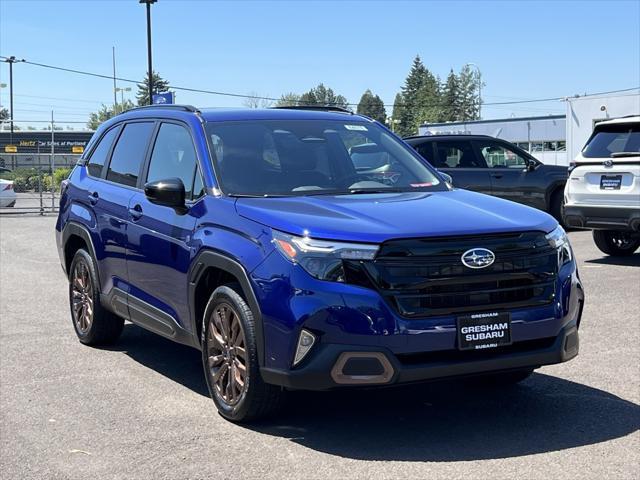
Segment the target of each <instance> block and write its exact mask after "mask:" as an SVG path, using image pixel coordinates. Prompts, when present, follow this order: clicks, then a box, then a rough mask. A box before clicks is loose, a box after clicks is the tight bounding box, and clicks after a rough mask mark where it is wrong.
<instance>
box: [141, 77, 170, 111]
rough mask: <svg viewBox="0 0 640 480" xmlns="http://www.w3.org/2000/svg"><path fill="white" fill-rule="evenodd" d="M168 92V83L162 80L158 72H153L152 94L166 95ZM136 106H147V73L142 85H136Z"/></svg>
mask: <svg viewBox="0 0 640 480" xmlns="http://www.w3.org/2000/svg"><path fill="white" fill-rule="evenodd" d="M168 91H169V82H168V81H167V80H165V79H163V78H162V77H161V76H160V75H159V74H158V72H156V71H155V70H154V72H153V93H154V94H156V93H166V92H168ZM136 99H137V100H138V105H140V106H142V105H149V73H148V72H147V74H146V75H145V77H144V80H143V81H142V83H138V93H136Z"/></svg>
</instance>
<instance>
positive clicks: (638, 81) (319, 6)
mask: <svg viewBox="0 0 640 480" xmlns="http://www.w3.org/2000/svg"><path fill="white" fill-rule="evenodd" d="M152 12H153V13H152V17H153V54H154V69H155V70H157V71H159V72H160V74H161V75H162V76H163V77H165V78H166V79H168V80H169V81H170V82H171V83H172V84H174V85H180V86H187V87H195V88H203V89H210V90H217V91H228V92H235V93H241V94H247V93H251V92H256V93H258V94H260V95H265V96H272V97H279V96H280V95H281V94H282V93H284V92H289V91H294V92H299V93H302V92H303V91H305V90H308V89H309V88H311V87H313V86H315V85H317V84H318V83H319V82H324V84H325V85H327V86H330V87H332V88H333V89H334V90H335V91H336V92H337V93H341V94H343V95H345V96H346V97H347V99H348V100H349V101H350V102H357V101H358V100H359V98H360V95H361V94H362V92H363V91H364V90H365V89H367V88H370V89H371V90H372V91H373V92H374V93H377V94H379V95H380V96H381V97H382V98H383V100H384V101H385V103H393V99H394V96H395V94H396V92H397V91H398V90H399V89H400V87H401V86H402V83H403V81H404V78H405V77H406V75H407V73H408V70H409V68H410V66H411V62H412V60H413V57H414V56H415V55H416V54H419V55H420V56H421V57H422V59H423V61H424V63H425V65H426V66H427V67H428V68H429V69H430V70H431V71H432V72H434V73H435V74H438V75H440V76H442V77H444V76H446V75H447V73H448V72H449V69H450V68H454V70H459V69H460V67H461V66H462V65H464V64H465V63H467V62H473V63H475V64H477V65H478V66H479V67H480V69H481V71H482V74H483V78H484V81H485V83H486V86H485V88H484V91H483V97H484V101H485V102H499V101H508V100H521V99H532V98H544V97H556V96H564V95H573V94H576V93H580V94H582V93H585V92H589V93H595V92H601V91H608V90H615V89H623V88H630V87H637V86H640V1H639V0H631V1H582V2H579V1H566V2H562V1H532V2H528V1H498V2H489V1H474V2H456V1H449V2H436V1H422V2H420V1H411V2H400V1H397V2H391V1H342V2H329V1H326V2H304V1H297V2H287V1H255V2H249V1H247V2H244V1H235V2H222V1H204V0H202V1H178V0H173V1H170V0H159V1H158V3H156V4H155V5H154V6H153V10H152ZM112 46H115V47H116V54H117V68H118V75H119V76H122V77H126V78H133V79H141V78H142V77H143V76H144V73H145V71H146V30H145V11H144V6H143V5H139V4H138V1H137V0H119V1H116V0H114V1H90V0H82V1H80V0H79V1H55V0H49V1H34V0H22V1H17V0H1V1H0V55H4V56H10V55H15V56H16V57H18V58H25V59H27V60H30V61H33V62H39V63H45V64H52V65H59V66H63V67H68V68H76V69H80V70H88V71H92V72H97V73H104V74H107V75H110V74H111V72H112V68H111V47H112ZM8 76H9V73H8V66H7V65H6V64H4V63H2V64H0V82H3V83H8ZM14 81H15V84H14V85H15V89H14V95H15V96H14V104H15V110H16V115H15V117H16V119H27V120H38V119H47V118H49V116H50V114H49V113H47V112H49V111H50V110H51V109H53V110H54V111H55V112H56V113H55V116H56V118H57V119H60V120H62V121H65V120H66V121H71V120H75V121H85V120H86V116H87V115H88V113H89V112H91V111H93V110H95V109H96V108H97V107H99V106H100V104H101V103H111V102H112V99H113V93H112V82H110V81H109V80H102V79H97V78H88V77H83V76H78V75H74V74H70V73H65V72H57V71H52V70H46V69H42V68H39V67H36V66H32V65H26V64H18V65H15V66H14ZM123 86H124V85H123ZM132 93H133V92H132ZM129 95H130V96H131V97H133V95H132V94H129ZM177 95H178V101H179V102H182V103H193V104H196V105H199V106H215V107H219V106H228V107H239V106H242V100H241V99H234V98H229V97H220V96H213V95H204V94H195V93H186V92H178V94H177ZM42 97H50V98H42ZM0 103H2V105H3V106H4V105H7V106H8V103H9V102H8V88H3V89H2V90H1V93H0ZM563 112H564V105H563V104H562V103H561V102H549V103H533V104H524V105H512V106H504V105H503V106H499V107H498V106H492V107H491V106H485V107H484V109H483V117H485V118H500V117H508V116H511V115H516V116H527V115H544V114H548V113H563ZM389 113H390V112H389Z"/></svg>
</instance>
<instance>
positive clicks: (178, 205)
mask: <svg viewBox="0 0 640 480" xmlns="http://www.w3.org/2000/svg"><path fill="white" fill-rule="evenodd" d="M144 194H145V196H146V197H147V199H148V200H149V201H150V202H151V203H155V204H156V205H162V206H164V207H171V208H174V209H175V210H176V211H177V212H178V213H184V211H186V206H185V191H184V184H183V183H182V180H180V179H179V178H167V179H166V180H158V181H156V182H149V183H146V184H145V186H144Z"/></svg>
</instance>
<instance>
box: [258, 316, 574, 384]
mask: <svg viewBox="0 0 640 480" xmlns="http://www.w3.org/2000/svg"><path fill="white" fill-rule="evenodd" d="M580 314H581V310H580V313H579V314H578V318H576V319H575V321H574V322H571V323H570V324H569V325H567V326H566V327H565V328H563V329H562V331H561V332H560V334H558V336H557V337H555V338H553V337H551V338H546V339H541V340H537V341H531V342H521V343H520V344H518V343H516V344H513V345H510V346H509V347H504V348H502V349H496V350H494V351H477V352H476V351H470V352H460V351H444V352H431V353H427V354H423V355H394V354H393V353H392V352H391V351H390V350H388V349H385V348H371V347H362V346H357V345H338V344H329V345H323V346H322V347H321V349H320V350H319V351H318V352H316V355H315V356H314V359H313V361H312V362H310V363H309V364H308V365H306V366H304V367H303V368H299V369H296V370H288V371H285V370H277V369H271V368H262V369H261V373H262V378H263V379H264V381H265V382H267V383H271V384H274V385H280V386H283V387H286V388H290V389H301V390H329V389H333V388H336V387H341V386H346V385H366V386H376V385H377V386H381V385H391V384H401V383H411V382H422V381H428V380H435V379H441V378H451V377H460V376H467V375H478V374H485V373H492V372H500V371H509V370H518V369H526V368H537V367H541V366H543V365H552V364H555V363H562V362H566V361H568V360H571V359H572V358H574V357H575V356H576V355H578V349H579V337H578V323H579V315H580ZM354 353H355V354H359V355H357V356H353V355H352V354H354ZM380 355H382V356H384V358H385V359H386V360H387V362H388V365H385V364H384V361H381V362H380V363H379V364H378V365H376V363H375V362H374V361H372V360H371V361H369V362H366V363H365V362H354V364H353V365H349V363H348V361H345V359H347V358H359V359H362V358H370V359H374V358H376V357H377V358H380Z"/></svg>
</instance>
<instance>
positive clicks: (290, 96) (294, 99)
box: [276, 92, 300, 107]
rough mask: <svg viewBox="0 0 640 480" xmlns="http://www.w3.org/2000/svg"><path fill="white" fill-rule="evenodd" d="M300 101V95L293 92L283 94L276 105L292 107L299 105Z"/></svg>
mask: <svg viewBox="0 0 640 480" xmlns="http://www.w3.org/2000/svg"><path fill="white" fill-rule="evenodd" d="M299 102H300V95H298V94H297V93H293V92H288V93H284V94H282V96H281V97H280V99H279V100H278V101H277V102H276V107H292V106H295V105H298V103H299Z"/></svg>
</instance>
